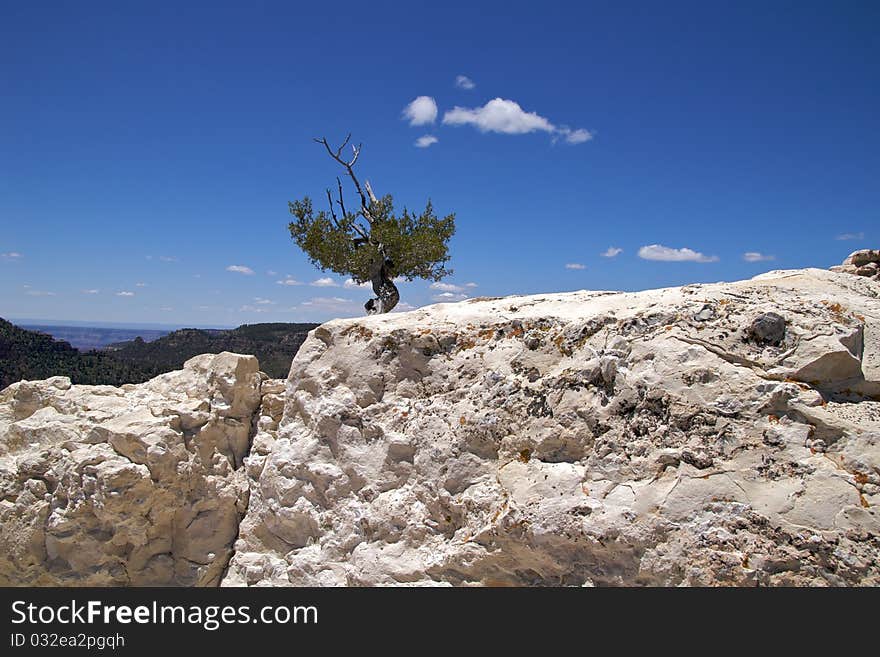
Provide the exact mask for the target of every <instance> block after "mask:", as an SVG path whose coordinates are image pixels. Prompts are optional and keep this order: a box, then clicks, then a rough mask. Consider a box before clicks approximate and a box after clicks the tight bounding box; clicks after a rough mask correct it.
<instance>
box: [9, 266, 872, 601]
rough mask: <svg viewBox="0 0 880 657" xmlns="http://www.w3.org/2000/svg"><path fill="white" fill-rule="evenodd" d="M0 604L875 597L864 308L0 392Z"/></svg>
mask: <svg viewBox="0 0 880 657" xmlns="http://www.w3.org/2000/svg"><path fill="white" fill-rule="evenodd" d="M0 486H2V500H0V527H2V537H0V581H2V582H3V583H6V584H160V585H162V584H180V585H216V584H218V583H222V584H223V585H229V586H234V585H263V586H271V585H283V586H290V585H319V586H324V585H386V584H411V585H425V584H427V585H437V584H440V585H504V584H512V585H556V584H563V585H715V584H725V585H726V584H729V585H756V584H759V585H877V584H880V567H878V565H877V564H878V563H880V518H878V514H877V505H878V504H880V284H878V283H877V282H876V281H874V280H872V279H870V278H868V277H864V276H852V275H851V274H849V273H834V272H827V271H823V270H818V269H807V270H795V271H777V272H770V273H768V274H764V275H762V276H759V277H757V278H755V279H752V280H748V281H742V282H736V283H718V284H711V285H688V286H685V287H681V288H669V289H663V290H650V291H645V292H638V293H610V292H574V293H567V294H545V295H536V296H528V297H505V298H501V299H485V298H484V299H473V300H470V301H467V302H463V303H457V304H440V305H436V306H431V307H428V308H423V309H420V310H417V311H413V312H409V313H404V314H396V315H388V316H380V317H369V318H361V319H351V320H336V321H333V322H329V323H327V324H324V325H322V326H321V327H319V328H317V329H315V330H314V331H313V332H312V333H311V334H310V337H309V338H308V340H307V341H306V342H305V344H304V345H303V346H302V348H301V349H300V351H299V353H298V354H297V356H296V358H295V359H294V361H293V364H292V367H291V371H290V376H289V378H288V380H287V381H286V383H285V382H283V381H277V380H270V379H266V378H265V375H262V374H261V373H260V372H259V371H258V364H257V362H256V360H255V359H254V358H253V357H246V356H239V355H235V354H229V353H224V354H220V355H218V356H199V357H196V358H194V359H192V360H191V361H189V362H187V364H186V366H185V368H184V370H182V371H180V372H174V373H171V374H166V375H162V376H160V377H157V378H156V379H153V380H151V381H149V382H147V383H144V384H141V385H137V386H124V387H123V388H120V389H117V388H110V387H100V386H95V387H91V386H71V385H70V383H69V381H67V380H66V379H63V378H55V379H49V380H47V381H39V382H21V383H17V384H14V385H12V386H10V387H9V388H7V389H6V390H5V391H3V392H2V393H0Z"/></svg>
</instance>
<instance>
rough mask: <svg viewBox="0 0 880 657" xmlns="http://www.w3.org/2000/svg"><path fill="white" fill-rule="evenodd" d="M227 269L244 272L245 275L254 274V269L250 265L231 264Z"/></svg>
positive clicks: (238, 272)
mask: <svg viewBox="0 0 880 657" xmlns="http://www.w3.org/2000/svg"><path fill="white" fill-rule="evenodd" d="M226 271H232V272H235V273H236V274H244V275H245V276H253V275H254V270H253V269H251V268H250V267H245V266H244V265H229V266H228V267H227V268H226Z"/></svg>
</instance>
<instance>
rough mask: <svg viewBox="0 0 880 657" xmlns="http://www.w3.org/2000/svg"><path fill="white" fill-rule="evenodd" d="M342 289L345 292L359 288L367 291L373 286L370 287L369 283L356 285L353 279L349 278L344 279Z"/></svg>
mask: <svg viewBox="0 0 880 657" xmlns="http://www.w3.org/2000/svg"><path fill="white" fill-rule="evenodd" d="M342 287H344V288H345V289H346V290H353V289H355V288H359V287H362V288H367V289H369V288H371V287H373V286H372V285H370V283H369V282H367V281H365V282H363V283H357V282H356V281H355V280H354V279H353V278H349V279H346V281H345V283H343V284H342Z"/></svg>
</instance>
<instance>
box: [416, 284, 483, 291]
mask: <svg viewBox="0 0 880 657" xmlns="http://www.w3.org/2000/svg"><path fill="white" fill-rule="evenodd" d="M428 287H430V288H431V289H432V290H440V291H441V292H464V288H465V287H476V285H473V286H471V285H464V286H462V285H453V284H452V283H440V282H437V283H431V284H430V285H429V286H428Z"/></svg>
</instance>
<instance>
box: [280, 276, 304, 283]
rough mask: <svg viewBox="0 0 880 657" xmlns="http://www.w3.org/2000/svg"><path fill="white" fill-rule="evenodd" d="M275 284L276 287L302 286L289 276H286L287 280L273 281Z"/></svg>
mask: <svg viewBox="0 0 880 657" xmlns="http://www.w3.org/2000/svg"><path fill="white" fill-rule="evenodd" d="M275 282H276V283H277V284H278V285H302V283H300V282H299V281H298V280H296V279H295V278H291V277H290V275H288V276H287V278H285V279H283V280H280V281H275Z"/></svg>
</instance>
